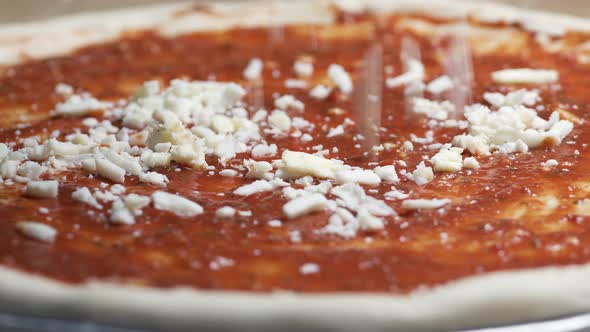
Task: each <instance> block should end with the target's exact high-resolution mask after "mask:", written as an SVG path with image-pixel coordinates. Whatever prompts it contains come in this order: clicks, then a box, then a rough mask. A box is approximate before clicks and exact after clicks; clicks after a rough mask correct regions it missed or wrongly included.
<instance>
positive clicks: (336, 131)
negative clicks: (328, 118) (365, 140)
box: [326, 125, 344, 138]
mask: <svg viewBox="0 0 590 332" xmlns="http://www.w3.org/2000/svg"><path fill="white" fill-rule="evenodd" d="M343 134H344V126H343V125H338V126H336V127H334V128H331V129H330V131H329V132H328V134H327V135H326V137H328V138H329V137H334V136H340V135H343Z"/></svg>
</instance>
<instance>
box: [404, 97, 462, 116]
mask: <svg viewBox="0 0 590 332" xmlns="http://www.w3.org/2000/svg"><path fill="white" fill-rule="evenodd" d="M412 102H413V107H412V108H411V109H412V111H413V112H414V113H417V114H424V115H426V116H427V117H428V118H430V119H435V120H446V119H447V118H448V117H449V113H452V112H454V111H455V105H453V104H452V103H450V102H449V101H443V102H437V101H432V100H428V99H424V98H413V100H412Z"/></svg>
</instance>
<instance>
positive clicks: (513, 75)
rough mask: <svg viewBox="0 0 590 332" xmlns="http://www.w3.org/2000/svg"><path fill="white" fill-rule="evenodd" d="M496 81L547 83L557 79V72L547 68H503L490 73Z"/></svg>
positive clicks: (505, 82)
mask: <svg viewBox="0 0 590 332" xmlns="http://www.w3.org/2000/svg"><path fill="white" fill-rule="evenodd" d="M492 79H493V80H494V82H496V83H503V84H511V83H512V84H547V83H555V82H557V81H558V80H559V72H557V71H556V70H547V69H530V68H517V69H503V70H498V71H495V72H493V73H492Z"/></svg>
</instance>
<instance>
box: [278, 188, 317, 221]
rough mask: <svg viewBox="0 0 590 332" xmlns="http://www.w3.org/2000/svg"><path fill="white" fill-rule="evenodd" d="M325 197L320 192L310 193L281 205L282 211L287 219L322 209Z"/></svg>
mask: <svg viewBox="0 0 590 332" xmlns="http://www.w3.org/2000/svg"><path fill="white" fill-rule="evenodd" d="M326 202H327V199H326V197H325V196H324V195H322V194H317V193H316V194H311V195H305V196H301V197H298V198H295V199H293V200H291V201H289V202H288V203H287V204H285V205H283V213H284V214H285V216H287V218H288V219H295V218H298V217H301V216H304V215H307V214H309V213H312V212H314V211H319V210H323V209H324V207H325V206H326Z"/></svg>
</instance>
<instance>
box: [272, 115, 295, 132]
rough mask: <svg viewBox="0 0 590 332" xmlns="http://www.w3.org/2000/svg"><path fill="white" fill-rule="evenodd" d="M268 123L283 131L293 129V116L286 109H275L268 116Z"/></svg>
mask: <svg viewBox="0 0 590 332" xmlns="http://www.w3.org/2000/svg"><path fill="white" fill-rule="evenodd" d="M268 123H269V124H270V125H271V126H272V127H273V128H276V129H278V130H280V131H282V132H288V131H289V129H291V118H289V116H288V115H287V113H285V112H284V111H279V110H276V111H273V112H272V113H271V114H270V116H269V117H268Z"/></svg>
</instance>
